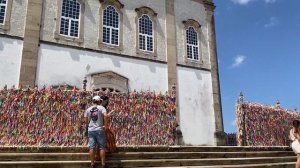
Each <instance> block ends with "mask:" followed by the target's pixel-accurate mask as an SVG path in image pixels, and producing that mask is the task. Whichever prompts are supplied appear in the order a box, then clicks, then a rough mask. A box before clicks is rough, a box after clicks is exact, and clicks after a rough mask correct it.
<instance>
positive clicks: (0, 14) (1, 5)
mask: <svg viewBox="0 0 300 168" xmlns="http://www.w3.org/2000/svg"><path fill="white" fill-rule="evenodd" d="M7 1H8V0H0V24H4V18H5V12H6V7H7Z"/></svg>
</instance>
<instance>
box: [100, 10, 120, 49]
mask: <svg viewBox="0 0 300 168" xmlns="http://www.w3.org/2000/svg"><path fill="white" fill-rule="evenodd" d="M119 19H120V18H119V13H118V12H117V11H116V9H115V8H114V7H113V6H107V7H106V9H105V10H104V11H103V42H104V43H106V44H109V45H115V46H118V45H119V22H120V20H119Z"/></svg>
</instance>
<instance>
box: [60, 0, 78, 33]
mask: <svg viewBox="0 0 300 168" xmlns="http://www.w3.org/2000/svg"><path fill="white" fill-rule="evenodd" d="M80 8H81V5H80V3H79V2H78V1H77V0H63V1H62V8H61V21H60V34H61V35H63V36H67V37H72V38H74V37H75V38H79V32H80V31H79V28H80V26H79V24H80Z"/></svg>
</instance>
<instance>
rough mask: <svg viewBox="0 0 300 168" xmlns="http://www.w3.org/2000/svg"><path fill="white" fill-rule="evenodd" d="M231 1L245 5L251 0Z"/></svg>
mask: <svg viewBox="0 0 300 168" xmlns="http://www.w3.org/2000/svg"><path fill="white" fill-rule="evenodd" d="M231 1H232V2H234V3H236V4H240V5H247V4H248V3H249V2H251V1H253V0H231Z"/></svg>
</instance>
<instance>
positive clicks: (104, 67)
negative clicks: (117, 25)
mask: <svg viewBox="0 0 300 168" xmlns="http://www.w3.org/2000/svg"><path fill="white" fill-rule="evenodd" d="M105 71H113V72H115V73H118V74H120V75H122V76H124V77H127V78H128V79H129V89H130V90H131V91H133V90H134V89H136V90H151V91H157V92H165V91H167V64H161V63H155V62H149V61H143V60H138V59H131V58H126V57H120V56H114V55H108V54H105V53H99V52H92V51H84V50H78V49H71V48H65V47H59V46H53V45H46V44H41V46H40V50H39V58H38V70H37V84H38V86H39V87H42V86H43V85H46V86H49V85H63V84H69V85H74V86H76V87H78V88H82V81H83V79H84V77H85V76H88V75H89V74H94V73H99V72H105Z"/></svg>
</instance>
